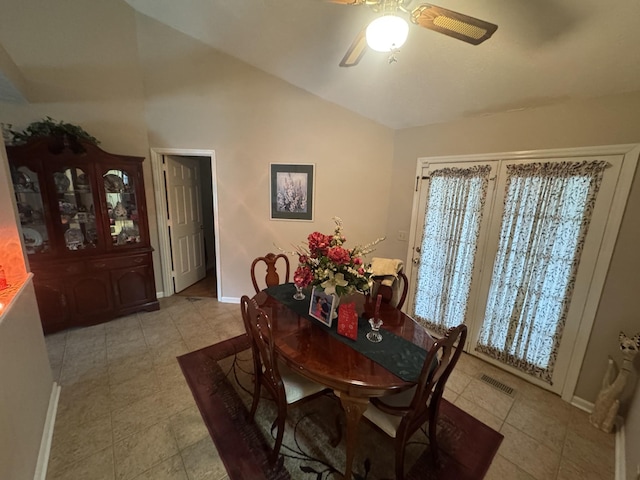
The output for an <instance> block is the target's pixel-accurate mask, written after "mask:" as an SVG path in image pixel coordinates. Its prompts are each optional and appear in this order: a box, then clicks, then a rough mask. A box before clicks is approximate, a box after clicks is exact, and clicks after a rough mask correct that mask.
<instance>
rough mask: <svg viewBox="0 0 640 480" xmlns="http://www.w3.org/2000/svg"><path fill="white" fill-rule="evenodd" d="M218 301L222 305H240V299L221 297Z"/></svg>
mask: <svg viewBox="0 0 640 480" xmlns="http://www.w3.org/2000/svg"><path fill="white" fill-rule="evenodd" d="M218 301H219V302H222V303H240V299H239V298H238V297H220V298H219V299H218Z"/></svg>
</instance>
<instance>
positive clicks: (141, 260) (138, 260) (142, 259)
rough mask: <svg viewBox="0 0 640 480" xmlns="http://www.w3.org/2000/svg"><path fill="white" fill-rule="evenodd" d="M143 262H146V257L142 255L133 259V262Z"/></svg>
mask: <svg viewBox="0 0 640 480" xmlns="http://www.w3.org/2000/svg"><path fill="white" fill-rule="evenodd" d="M142 262H144V258H142V257H138V258H135V259H134V260H133V263H142Z"/></svg>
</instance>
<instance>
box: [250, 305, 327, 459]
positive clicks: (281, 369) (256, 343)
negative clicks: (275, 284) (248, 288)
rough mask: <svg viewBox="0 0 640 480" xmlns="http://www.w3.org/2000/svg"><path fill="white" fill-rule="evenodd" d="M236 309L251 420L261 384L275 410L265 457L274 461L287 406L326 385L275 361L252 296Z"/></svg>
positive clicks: (267, 327)
mask: <svg viewBox="0 0 640 480" xmlns="http://www.w3.org/2000/svg"><path fill="white" fill-rule="evenodd" d="M240 308H241V310H242V320H243V321H244V326H245V329H246V331H247V335H248V337H249V340H250V342H251V350H252V353H253V371H254V376H253V401H252V403H251V411H250V416H251V418H252V419H253V418H254V417H255V414H256V410H257V408H258V403H259V401H260V392H261V389H262V387H264V388H265V389H266V390H267V391H268V392H269V394H270V395H271V397H272V398H273V400H274V401H275V403H276V407H277V411H278V413H277V417H276V419H275V420H274V422H273V424H272V425H271V431H272V432H273V429H274V428H277V432H276V440H275V444H274V446H273V450H272V453H271V456H270V457H269V461H270V462H272V463H274V462H275V461H276V460H277V458H278V454H279V452H280V447H281V446H282V438H283V436H284V426H285V420H286V418H287V407H288V405H292V404H294V403H298V402H300V401H302V400H305V399H308V398H310V397H312V396H316V395H318V394H320V393H323V392H324V391H325V390H327V387H326V386H324V385H321V384H319V383H316V382H313V381H311V380H309V379H307V378H305V377H303V376H301V375H298V374H297V373H295V372H294V371H293V370H291V369H290V368H289V367H287V366H286V365H285V364H284V363H282V362H279V361H277V359H276V354H275V346H274V345H275V342H274V339H273V334H272V333H273V331H272V327H271V319H270V318H269V315H267V313H266V312H265V311H264V310H262V309H261V308H259V307H258V304H257V303H256V301H255V300H254V299H250V298H249V297H248V296H246V295H244V296H243V297H242V299H241V300H240Z"/></svg>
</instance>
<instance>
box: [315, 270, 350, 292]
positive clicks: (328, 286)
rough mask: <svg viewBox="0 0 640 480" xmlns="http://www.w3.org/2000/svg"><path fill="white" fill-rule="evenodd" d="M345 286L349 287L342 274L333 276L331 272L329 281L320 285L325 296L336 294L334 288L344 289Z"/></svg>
mask: <svg viewBox="0 0 640 480" xmlns="http://www.w3.org/2000/svg"><path fill="white" fill-rule="evenodd" d="M347 285H349V282H347V281H346V280H345V278H344V274H343V273H336V274H335V275H334V274H333V272H329V279H328V280H325V281H324V282H322V283H321V284H320V286H321V287H322V288H323V289H324V292H325V293H326V294H327V295H331V294H332V293H336V287H346V286H347Z"/></svg>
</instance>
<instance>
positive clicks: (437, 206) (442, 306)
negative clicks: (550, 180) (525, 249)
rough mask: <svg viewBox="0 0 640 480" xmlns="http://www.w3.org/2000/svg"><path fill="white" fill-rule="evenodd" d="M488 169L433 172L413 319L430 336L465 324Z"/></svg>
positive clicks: (476, 168) (489, 168)
mask: <svg viewBox="0 0 640 480" xmlns="http://www.w3.org/2000/svg"><path fill="white" fill-rule="evenodd" d="M490 172H491V167H490V166H489V165H482V166H474V167H470V168H443V169H440V170H436V171H434V172H433V173H431V175H430V178H429V191H428V198H427V206H426V209H425V218H424V230H423V237H422V242H421V251H420V266H419V268H418V277H417V283H416V290H415V291H416V293H415V298H414V302H413V305H414V312H413V314H414V318H416V319H417V320H418V321H419V322H420V323H422V324H423V325H425V326H426V327H427V328H429V329H430V330H432V331H435V332H436V333H438V334H440V335H444V334H445V333H446V331H447V330H448V329H449V328H451V327H454V326H456V325H459V324H461V323H464V320H465V315H466V312H467V304H468V299H469V291H470V288H471V279H472V272H473V263H474V258H475V254H476V250H477V245H478V236H479V232H480V223H481V220H482V212H483V210H484V208H483V207H484V202H485V198H486V196H487V185H488V182H489V174H490Z"/></svg>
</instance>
